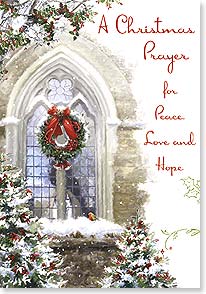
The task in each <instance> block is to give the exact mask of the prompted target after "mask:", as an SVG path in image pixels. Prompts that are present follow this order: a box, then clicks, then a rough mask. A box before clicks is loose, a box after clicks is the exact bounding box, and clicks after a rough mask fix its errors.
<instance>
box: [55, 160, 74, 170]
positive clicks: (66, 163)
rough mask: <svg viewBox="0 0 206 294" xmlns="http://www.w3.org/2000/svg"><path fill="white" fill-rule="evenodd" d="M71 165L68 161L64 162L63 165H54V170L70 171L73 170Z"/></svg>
mask: <svg viewBox="0 0 206 294" xmlns="http://www.w3.org/2000/svg"><path fill="white" fill-rule="evenodd" d="M71 166H72V165H71V163H70V162H68V161H64V162H62V163H56V164H54V168H56V169H64V170H69V169H70V168H71Z"/></svg>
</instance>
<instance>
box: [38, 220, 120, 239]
mask: <svg viewBox="0 0 206 294" xmlns="http://www.w3.org/2000/svg"><path fill="white" fill-rule="evenodd" d="M39 222H40V223H41V227H42V233H43V234H48V235H51V234H53V235H58V236H69V235H71V234H75V233H77V232H79V233H81V235H83V236H85V237H90V236H95V237H96V238H100V239H102V238H104V237H105V235H107V234H118V235H119V234H121V233H122V232H123V230H124V229H123V227H121V226H120V225H118V224H114V223H112V222H109V221H107V220H105V219H98V220H96V221H90V220H89V219H88V218H86V217H79V218H77V219H74V218H68V219H67V220H64V221H61V220H49V219H47V218H41V219H40V220H39Z"/></svg>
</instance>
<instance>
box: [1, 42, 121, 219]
mask: <svg viewBox="0 0 206 294" xmlns="http://www.w3.org/2000/svg"><path fill="white" fill-rule="evenodd" d="M54 73H55V74H54ZM52 75H54V76H58V77H59V76H60V75H62V77H63V76H67V77H73V78H75V83H76V87H79V88H80V90H81V93H82V94H83V96H84V97H86V99H85V101H83V102H84V103H85V105H86V106H87V107H88V108H89V110H90V111H91V113H92V112H93V113H94V110H92V109H91V105H92V106H96V109H97V111H96V112H95V113H94V115H95V116H97V120H96V123H97V125H96V129H97V130H98V134H97V137H98V139H97V152H98V156H99V158H98V166H97V179H98V182H99V184H98V193H97V195H98V199H97V213H98V215H99V217H102V218H105V219H108V220H111V221H112V220H113V196H112V190H113V187H112V185H113V169H112V165H113V160H114V154H115V152H116V146H117V144H116V143H117V135H116V132H117V128H118V126H119V125H120V123H121V122H120V120H119V119H118V118H117V111H116V106H115V102H114V99H113V96H112V94H111V92H110V89H109V88H108V86H107V85H106V83H105V81H104V79H103V78H102V77H101V75H100V74H99V73H98V71H97V70H96V69H95V68H94V67H93V66H92V65H91V64H90V63H89V62H88V61H86V60H85V59H83V58H82V57H81V56H80V55H79V54H76V53H75V52H73V51H72V50H69V48H68V47H64V46H58V47H57V48H55V49H53V50H51V51H49V52H47V53H46V54H44V55H43V56H41V57H40V58H39V59H38V60H37V61H35V62H34V63H33V64H32V65H31V66H30V67H29V68H27V70H26V71H25V72H24V73H23V74H22V76H21V77H20V78H19V79H18V81H17V82H16V84H15V85H14V87H13V89H12V92H11V94H10V99H9V104H8V107H7V118H12V119H11V120H9V119H8V120H7V121H8V122H7V125H6V152H7V153H9V154H11V156H12V161H13V162H14V164H16V165H17V166H19V167H20V168H22V170H23V171H24V170H25V163H26V160H25V159H26V140H25V139H26V136H25V134H26V124H27V120H28V118H29V117H30V116H31V114H32V113H33V111H34V109H35V108H36V107H38V106H39V105H43V106H45V107H46V108H48V107H50V103H49V102H48V100H47V99H45V95H46V93H44V92H43V89H44V88H45V89H46V87H43V86H42V83H44V82H45V81H46V77H48V76H49V77H52ZM77 99H78V97H77ZM73 103H75V102H73ZM14 105H15V107H14ZM97 114H98V115H97Z"/></svg>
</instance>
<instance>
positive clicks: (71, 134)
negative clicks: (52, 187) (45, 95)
mask: <svg viewBox="0 0 206 294" xmlns="http://www.w3.org/2000/svg"><path fill="white" fill-rule="evenodd" d="M48 115H49V116H48V118H47V120H46V121H45V122H44V123H43V125H42V126H41V127H40V132H39V133H38V142H39V145H40V147H41V150H42V153H44V154H45V155H46V156H47V157H50V158H53V159H54V160H55V162H56V164H55V165H54V166H55V167H56V168H63V169H68V168H69V167H70V166H71V163H70V162H68V160H69V159H71V158H74V157H76V156H77V155H78V154H79V153H80V152H81V151H82V148H84V147H85V143H86V128H85V123H83V122H81V121H80V119H79V118H78V116H77V115H71V111H70V109H69V108H68V107H67V108H65V109H63V110H61V109H58V108H57V107H56V106H53V107H52V108H50V109H49V110H48Z"/></svg>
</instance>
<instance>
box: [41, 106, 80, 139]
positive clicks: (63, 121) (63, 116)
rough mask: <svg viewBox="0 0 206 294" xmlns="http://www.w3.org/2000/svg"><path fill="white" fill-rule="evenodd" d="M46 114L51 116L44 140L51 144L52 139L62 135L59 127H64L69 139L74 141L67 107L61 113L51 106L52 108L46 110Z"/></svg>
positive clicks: (73, 131)
mask: <svg viewBox="0 0 206 294" xmlns="http://www.w3.org/2000/svg"><path fill="white" fill-rule="evenodd" d="M48 114H49V115H51V116H52V119H51V120H50V122H49V124H48V125H47V129H46V138H47V140H48V142H49V143H51V144H53V143H54V139H56V138H57V137H58V136H60V135H62V134H63V132H62V129H61V125H62V126H63V127H64V129H65V131H66V133H67V135H68V136H69V138H70V139H72V140H74V139H76V138H77V134H76V132H75V130H74V128H73V125H72V122H71V120H70V119H69V118H68V116H69V115H70V109H69V108H68V107H67V108H65V109H64V110H63V111H59V110H58V108H57V107H56V106H52V108H50V109H49V110H48Z"/></svg>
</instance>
